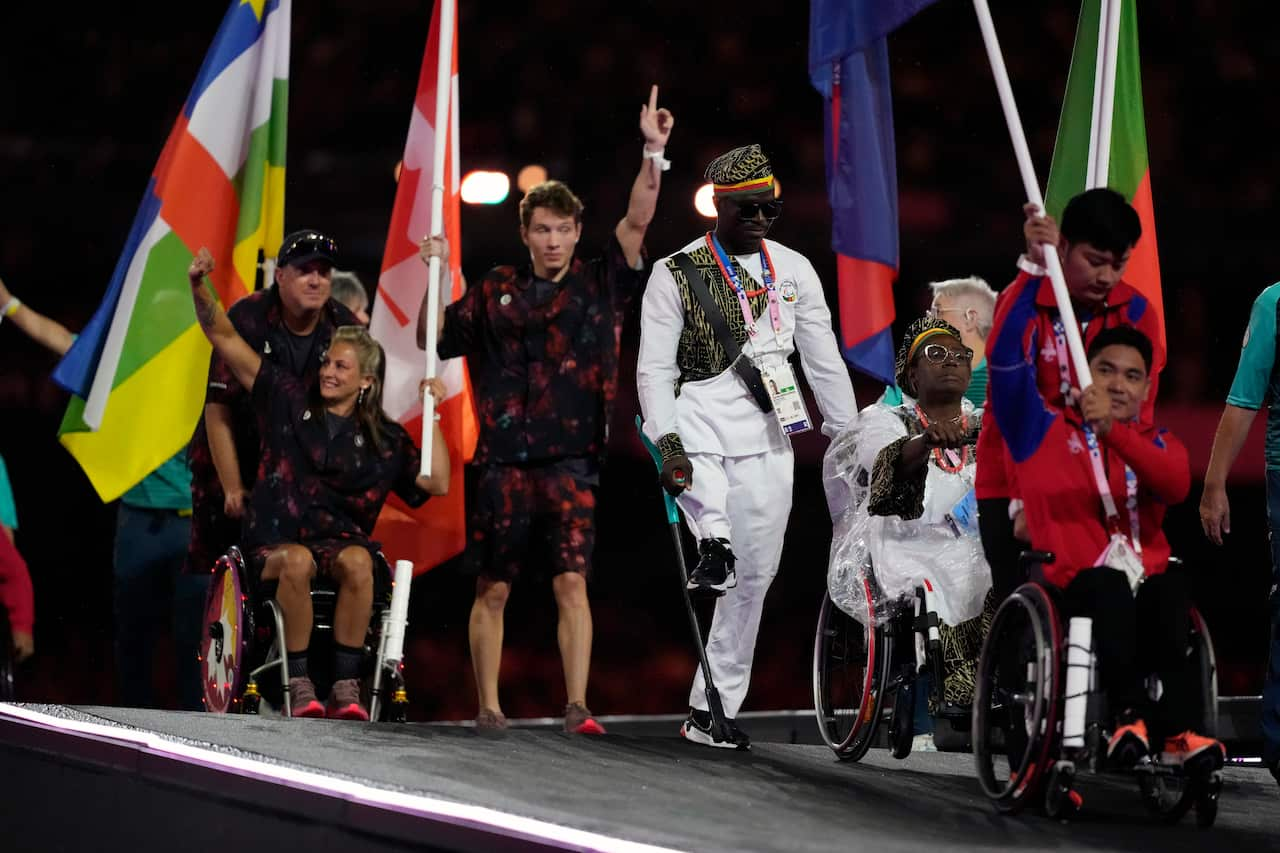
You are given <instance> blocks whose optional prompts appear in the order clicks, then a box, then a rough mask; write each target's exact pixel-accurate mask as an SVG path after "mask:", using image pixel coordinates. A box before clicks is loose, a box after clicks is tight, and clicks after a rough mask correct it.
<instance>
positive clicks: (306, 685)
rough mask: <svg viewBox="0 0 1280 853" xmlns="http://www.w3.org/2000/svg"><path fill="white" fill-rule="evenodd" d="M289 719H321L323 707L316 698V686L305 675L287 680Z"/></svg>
mask: <svg viewBox="0 0 1280 853" xmlns="http://www.w3.org/2000/svg"><path fill="white" fill-rule="evenodd" d="M289 710H290V711H291V713H290V715H289V716H291V717H323V716H324V706H323V705H321V704H320V700H319V699H317V698H316V686H315V685H314V684H312V683H311V679H310V678H307V677H306V676H305V675H303V676H299V677H297V678H290V679H289Z"/></svg>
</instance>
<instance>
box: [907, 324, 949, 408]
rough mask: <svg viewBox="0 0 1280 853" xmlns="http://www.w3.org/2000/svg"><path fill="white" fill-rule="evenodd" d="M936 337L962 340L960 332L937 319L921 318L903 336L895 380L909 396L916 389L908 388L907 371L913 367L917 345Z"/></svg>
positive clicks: (913, 393)
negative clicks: (941, 336) (912, 360)
mask: <svg viewBox="0 0 1280 853" xmlns="http://www.w3.org/2000/svg"><path fill="white" fill-rule="evenodd" d="M934 335H951V337H953V338H955V339H956V340H960V330H959V329H957V328H956V327H955V326H953V325H951V324H950V323H948V322H947V321H946V320H941V319H939V318H937V317H927V316H926V317H921V318H920V319H919V320H916V321H915V322H914V323H912V324H911V325H910V326H908V327H907V331H906V332H904V333H903V335H902V345H901V346H899V347H898V358H897V360H896V363H895V365H894V378H895V379H897V380H898V387H899V388H901V389H902V390H903V391H906V392H907V393H908V394H911V395H913V396H914V395H915V389H914V388H908V387H907V369H908V368H909V367H911V359H912V358H913V357H914V356H915V354H916V345H917V343H922V342H923V341H924V340H925V339H926V338H930V337H933V336H934Z"/></svg>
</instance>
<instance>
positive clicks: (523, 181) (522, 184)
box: [516, 163, 547, 193]
mask: <svg viewBox="0 0 1280 853" xmlns="http://www.w3.org/2000/svg"><path fill="white" fill-rule="evenodd" d="M546 180H547V167H546V166H543V165H541V164H540V163H530V164H529V165H528V166H525V167H524V168H523V169H521V170H520V173H519V174H517V175H516V189H518V190H520V192H522V193H527V192H528V191H529V190H531V189H533V188H534V187H536V186H537V185H538V184H541V183H543V182H545V181H546Z"/></svg>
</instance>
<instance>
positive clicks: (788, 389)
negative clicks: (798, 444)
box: [760, 361, 813, 435]
mask: <svg viewBox="0 0 1280 853" xmlns="http://www.w3.org/2000/svg"><path fill="white" fill-rule="evenodd" d="M760 376H761V378H763V379H764V387H765V388H767V389H769V396H770V397H771V398H773V413H774V414H775V415H777V416H778V423H779V424H781V425H782V431H783V432H784V433H786V434H787V435H796V434H798V433H802V432H808V431H809V430H811V429H813V421H811V420H809V412H808V410H807V409H806V408H805V406H804V397H803V396H801V394H800V388H799V387H798V386H797V385H796V374H795V371H793V370H792V369H791V365H790V364H787V363H786V362H785V361H784V362H782V363H781V364H775V365H773V366H772V367H763V368H761V369H760Z"/></svg>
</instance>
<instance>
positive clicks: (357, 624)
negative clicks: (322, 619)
mask: <svg viewBox="0 0 1280 853" xmlns="http://www.w3.org/2000/svg"><path fill="white" fill-rule="evenodd" d="M332 572H333V579H334V580H335V581H336V582H337V584H338V605H337V607H336V608H335V610H334V614H333V639H334V640H335V641H337V642H338V643H339V644H341V645H344V646H350V647H352V648H357V649H358V648H360V647H361V646H363V645H364V638H365V635H366V634H367V633H368V631H369V619H370V617H371V615H372V614H373V558H372V557H370V556H369V551H368V549H366V548H362V547H360V546H358V545H352V546H349V547H347V548H343V549H342V551H340V552H339V553H338V556H337V558H336V559H334V561H333V568H332Z"/></svg>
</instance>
